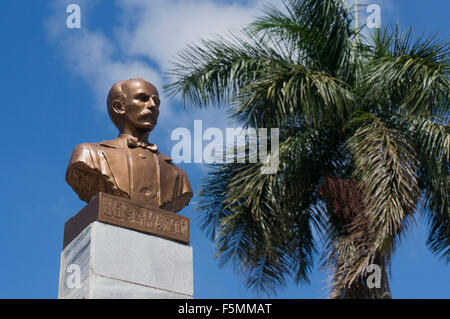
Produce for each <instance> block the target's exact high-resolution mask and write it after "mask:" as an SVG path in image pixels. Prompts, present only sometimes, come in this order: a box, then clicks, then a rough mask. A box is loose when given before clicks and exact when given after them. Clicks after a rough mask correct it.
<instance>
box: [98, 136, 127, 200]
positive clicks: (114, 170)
mask: <svg viewBox="0 0 450 319" xmlns="http://www.w3.org/2000/svg"><path fill="white" fill-rule="evenodd" d="M100 145H101V146H104V147H103V148H102V149H103V151H102V153H103V157H104V160H105V161H106V164H107V166H108V168H109V170H110V173H111V175H112V178H113V182H114V183H115V184H116V186H117V187H118V188H119V189H120V190H122V191H124V192H126V193H127V194H128V195H130V185H129V172H128V165H127V163H128V159H127V154H126V152H125V150H124V149H123V145H122V141H121V140H120V138H116V139H114V140H111V141H103V142H101V143H100Z"/></svg>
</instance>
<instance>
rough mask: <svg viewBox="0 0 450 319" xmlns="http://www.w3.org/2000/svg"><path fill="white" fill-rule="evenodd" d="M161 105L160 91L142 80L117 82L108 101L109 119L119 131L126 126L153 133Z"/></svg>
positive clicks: (110, 91) (110, 92)
mask: <svg viewBox="0 0 450 319" xmlns="http://www.w3.org/2000/svg"><path fill="white" fill-rule="evenodd" d="M159 104H160V100H159V94H158V90H156V88H155V87H154V86H153V84H151V83H149V82H147V81H145V80H144V79H142V78H135V79H130V80H126V81H120V82H117V83H116V84H114V85H113V86H112V87H111V89H110V90H109V94H108V99H107V105H108V114H109V117H110V118H111V120H112V121H113V123H114V125H115V126H116V127H117V128H118V129H119V131H123V129H124V127H126V126H128V127H131V128H132V129H133V130H138V131H141V132H149V131H151V130H152V129H153V128H154V127H155V125H156V123H157V120H158V115H159Z"/></svg>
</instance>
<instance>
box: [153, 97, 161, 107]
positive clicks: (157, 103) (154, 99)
mask: <svg viewBox="0 0 450 319" xmlns="http://www.w3.org/2000/svg"><path fill="white" fill-rule="evenodd" d="M152 100H153V102H155V104H156V106H159V104H160V103H161V101H160V100H159V97H157V96H156V95H153V96H152Z"/></svg>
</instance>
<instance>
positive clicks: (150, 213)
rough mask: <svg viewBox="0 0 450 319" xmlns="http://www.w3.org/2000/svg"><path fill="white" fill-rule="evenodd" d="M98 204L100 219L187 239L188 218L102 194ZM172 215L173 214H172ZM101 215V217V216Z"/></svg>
mask: <svg viewBox="0 0 450 319" xmlns="http://www.w3.org/2000/svg"><path fill="white" fill-rule="evenodd" d="M101 202H102V203H101V205H100V219H101V220H104V221H105V222H110V223H113V224H115V223H117V224H120V225H121V226H124V227H127V228H132V229H136V230H140V231H144V232H147V233H150V234H158V235H162V236H164V235H165V236H164V237H169V238H173V239H177V240H181V241H184V242H188V241H189V225H188V219H187V218H186V217H184V216H180V215H176V214H173V213H170V212H167V213H163V212H161V211H158V210H157V209H155V210H152V209H151V208H146V207H140V206H137V205H133V204H129V203H126V202H123V201H119V200H117V199H113V198H109V197H106V196H104V197H103V198H102V201H101ZM172 215H173V216H172ZM102 217H103V218H102Z"/></svg>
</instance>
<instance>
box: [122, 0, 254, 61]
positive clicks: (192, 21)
mask: <svg viewBox="0 0 450 319" xmlns="http://www.w3.org/2000/svg"><path fill="white" fill-rule="evenodd" d="M117 4H118V5H119V6H120V7H121V8H122V9H123V12H124V14H123V20H124V21H127V22H128V23H127V25H128V27H126V28H120V29H119V30H117V35H118V38H119V40H120V41H119V42H120V43H121V44H122V51H123V52H124V53H126V54H128V55H134V54H138V55H144V56H146V57H148V58H149V59H151V60H153V61H155V62H156V63H157V64H158V65H159V66H160V67H162V68H163V69H166V68H167V67H169V64H168V63H169V60H170V58H172V57H173V56H174V54H175V53H176V52H177V51H178V50H180V49H182V48H183V47H185V46H186V44H188V43H193V42H197V41H198V40H199V39H200V38H203V39H205V38H210V37H211V36H212V35H216V34H224V33H225V32H226V31H227V30H229V29H233V28H238V27H242V26H245V25H247V24H248V23H249V22H250V21H252V20H253V19H254V17H255V16H256V15H258V14H260V13H261V11H260V1H253V2H252V3H251V4H247V5H245V4H244V5H243V4H242V3H240V4H239V3H238V2H235V3H231V4H224V3H218V2H214V1H211V0H200V1H199V0H183V1H179V0H172V1H167V0H153V1H145V0H128V1H118V2H117Z"/></svg>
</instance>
